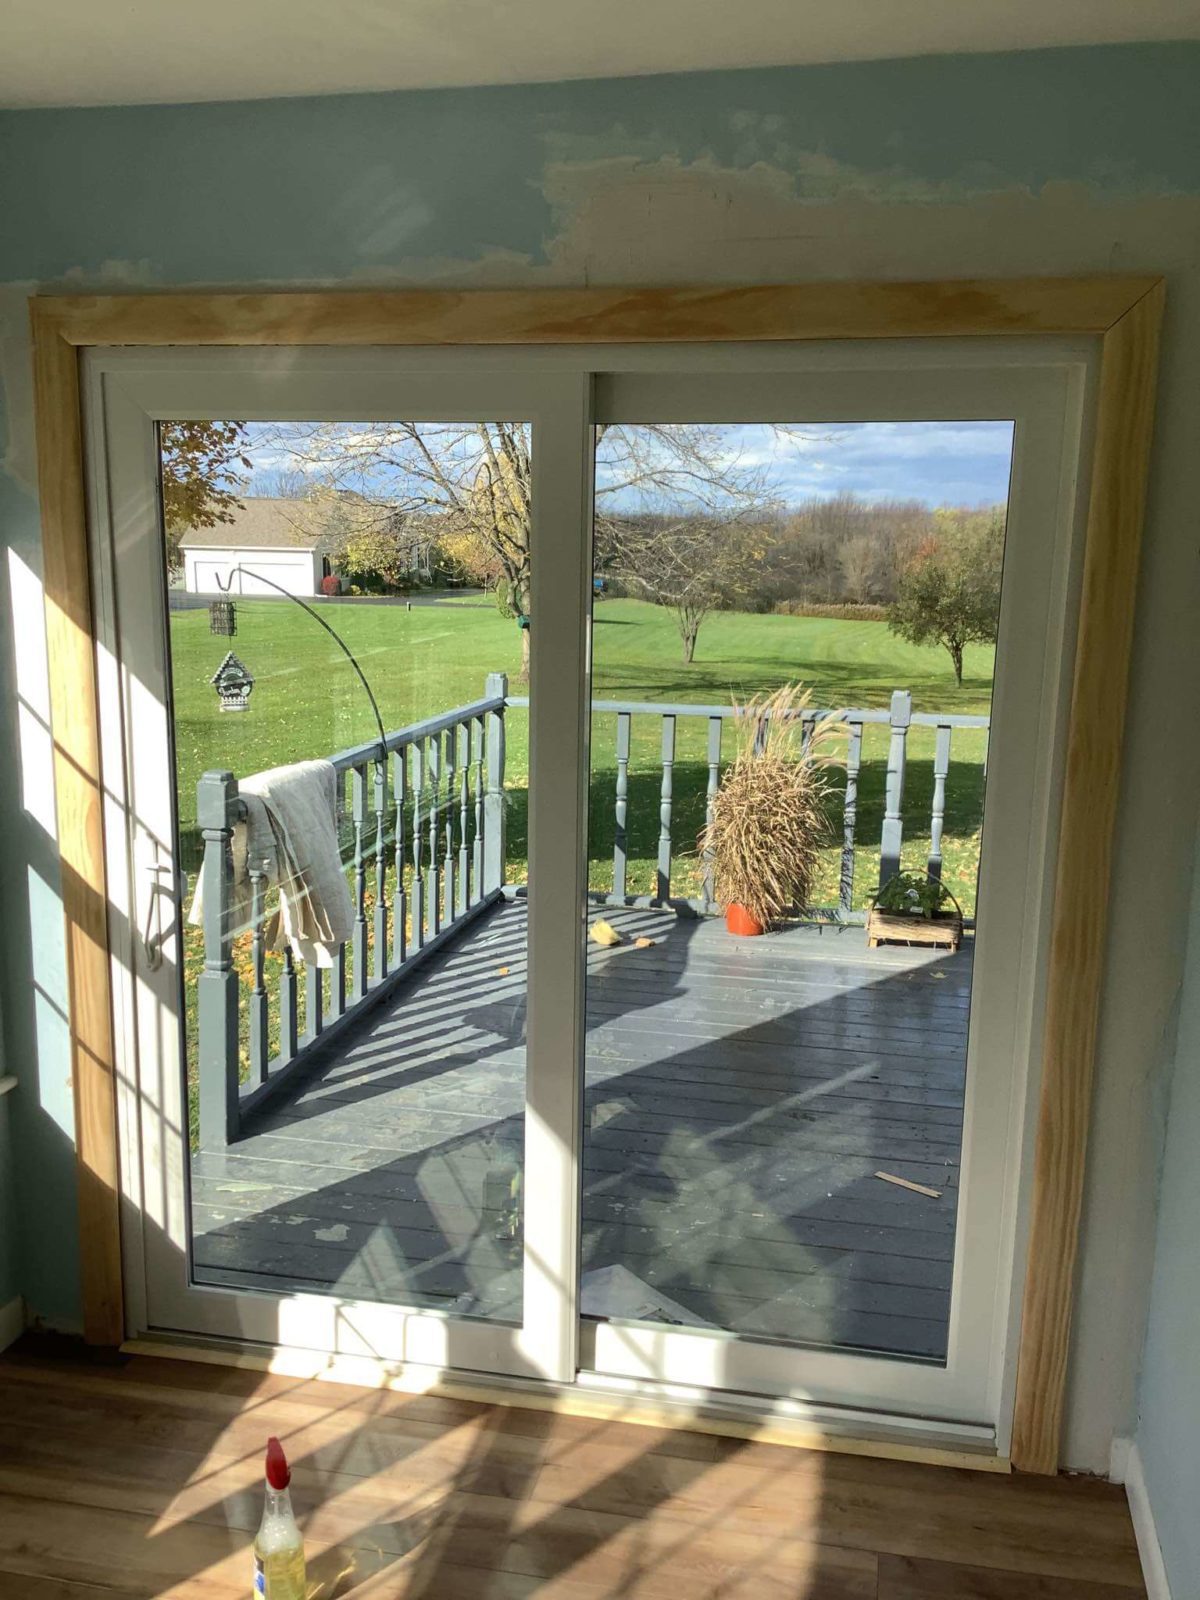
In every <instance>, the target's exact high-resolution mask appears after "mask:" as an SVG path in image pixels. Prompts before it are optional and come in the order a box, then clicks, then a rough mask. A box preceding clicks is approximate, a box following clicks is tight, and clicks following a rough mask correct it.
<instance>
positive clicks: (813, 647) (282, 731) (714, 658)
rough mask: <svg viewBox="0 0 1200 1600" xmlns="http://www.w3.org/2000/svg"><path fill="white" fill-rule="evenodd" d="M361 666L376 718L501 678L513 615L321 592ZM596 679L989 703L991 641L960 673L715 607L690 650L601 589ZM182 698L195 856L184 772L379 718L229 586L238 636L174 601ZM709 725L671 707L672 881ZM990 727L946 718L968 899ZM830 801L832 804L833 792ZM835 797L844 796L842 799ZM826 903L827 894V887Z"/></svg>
mask: <svg viewBox="0 0 1200 1600" xmlns="http://www.w3.org/2000/svg"><path fill="white" fill-rule="evenodd" d="M322 615H324V616H327V617H328V618H329V620H330V621H331V622H332V623H333V625H334V626H336V627H337V628H338V630H339V632H341V634H342V635H343V637H344V638H345V639H346V642H347V643H348V645H349V646H350V648H351V649H352V650H353V651H354V652H355V655H356V656H357V657H358V659H359V661H360V662H361V664H362V667H363V670H364V672H365V673H366V674H367V677H368V679H369V680H370V682H371V684H372V687H373V689H374V691H375V694H376V697H377V699H378V701H379V704H380V709H381V711H382V713H383V717H384V721H385V724H386V725H387V727H388V728H389V729H390V728H396V727H400V726H403V725H404V724H405V723H408V722H414V721H417V720H419V719H421V718H423V717H426V716H431V715H433V714H434V713H435V712H438V711H442V710H445V709H447V708H448V707H451V706H454V705H460V704H463V703H465V702H467V701H469V700H473V699H476V698H478V697H479V696H480V695H481V694H482V693H483V690H484V680H485V678H486V676H487V674H488V673H489V672H495V671H507V672H508V673H509V674H510V679H511V689H512V692H513V693H518V694H519V693H521V692H523V686H522V685H521V684H519V683H518V682H517V681H516V675H517V672H518V670H519V662H520V638H519V635H518V632H517V629H516V627H515V626H514V624H513V623H512V622H510V621H507V620H506V619H504V618H502V617H500V616H499V614H498V613H497V612H496V610H495V608H494V607H493V606H492V605H491V604H490V603H489V602H487V601H483V600H480V599H478V598H471V599H462V600H455V601H452V602H449V603H445V604H440V605H436V606H430V605H418V606H414V607H413V609H412V610H411V611H408V610H406V609H405V608H404V607H403V606H375V605H364V604H356V603H348V604H342V605H338V606H336V607H328V608H327V609H324V610H323V612H322ZM594 639H595V663H594V673H593V683H594V693H595V695H596V698H598V699H621V700H666V701H685V702H693V703H702V704H703V703H708V704H728V703H729V701H730V700H731V699H732V698H737V699H744V698H746V697H747V696H749V695H751V694H755V693H757V692H759V691H760V690H763V689H769V688H773V687H775V686H777V685H778V684H780V683H783V682H786V681H795V680H797V679H799V680H801V681H803V682H804V683H806V684H808V685H811V687H812V688H813V690H814V692H815V694H816V697H817V700H818V702H819V703H820V704H822V705H824V706H828V707H831V708H837V707H843V706H862V707H874V706H884V705H886V704H887V703H888V700H889V697H890V695H891V692H892V690H893V689H899V688H905V689H911V690H912V693H913V697H914V705H915V707H916V709H918V710H923V711H955V712H986V711H987V709H988V703H989V698H990V689H991V672H992V651H991V650H990V648H985V647H977V648H975V649H972V650H969V651H968V653H967V663H966V680H965V682H964V685H963V688H962V689H961V690H960V689H958V688H957V687H956V685H955V683H954V676H953V673H952V671H951V667H950V661H949V658H948V656H947V655H946V653H945V652H944V651H943V650H940V649H934V648H917V647H915V646H912V645H908V644H905V643H904V642H903V641H902V640H900V639H897V638H896V637H895V635H893V634H891V633H890V632H889V631H888V629H887V627H886V625H885V624H884V623H881V622H858V621H854V622H847V621H841V620H829V619H824V618H810V617H784V616H758V615H749V614H745V613H720V614H716V615H714V616H712V617H710V618H709V619H708V621H706V622H705V624H704V626H703V628H702V630H701V633H700V641H699V646H698V649H697V652H696V660H695V661H694V662H693V664H692V665H691V666H687V665H685V664H684V663H683V661H682V660H681V657H680V647H679V638H678V635H677V633H676V631H675V628H674V624H673V622H672V619H671V617H670V615H669V614H668V613H666V612H664V611H662V610H660V609H659V608H657V607H653V606H650V605H646V604H643V603H641V602H638V601H633V600H610V601H601V602H600V603H599V604H598V605H597V607H596V615H595V632H594ZM171 644H172V661H173V672H174V691H175V706H176V729H177V758H178V778H179V798H180V820H181V824H182V828H183V832H184V835H185V839H184V847H185V857H190V859H191V860H192V861H193V862H194V860H195V854H194V851H195V839H194V828H195V790H196V780H197V778H198V777H199V775H200V774H201V772H203V771H204V770H206V769H207V768H212V767H229V768H231V769H232V770H233V771H234V772H235V773H237V774H239V775H245V774H247V773H250V772H254V771H258V770H261V769H262V768H264V767H269V766H275V765H280V764H283V763H285V762H289V761H295V760H299V759H301V758H303V757H310V756H320V755H327V754H330V753H332V752H333V751H335V750H340V749H344V748H346V747H347V746H349V745H354V744H358V743H362V742H364V741H365V740H367V739H370V738H371V737H372V736H373V733H374V722H373V719H372V716H371V712H370V708H369V706H368V704H367V701H366V697H365V695H364V694H363V691H362V688H361V686H360V685H359V683H358V681H357V679H356V678H355V676H354V673H353V671H352V670H351V668H350V666H349V664H348V663H347V662H346V660H345V659H344V657H342V656H341V655H340V654H339V652H338V651H337V648H336V646H335V645H334V644H333V642H332V641H331V640H330V639H329V638H328V637H327V636H326V635H325V634H324V633H323V632H322V631H321V630H320V629H319V628H318V627H317V625H316V624H315V623H314V622H313V621H312V620H311V619H310V618H308V617H306V616H305V615H304V614H303V613H302V612H301V611H300V610H299V609H297V608H296V607H293V606H290V605H288V604H286V603H285V602H282V601H279V602H276V601H266V600H246V601H239V602H238V633H237V636H236V637H235V638H234V639H233V640H225V639H221V638H218V637H215V636H213V635H212V634H211V633H210V632H209V622H208V613H207V610H195V611H186V612H176V613H174V614H173V615H172V618H171ZM231 645H232V647H233V648H234V649H235V650H236V652H237V654H238V656H239V657H240V658H241V660H242V661H243V662H244V663H245V664H246V666H247V667H248V668H249V669H250V671H251V672H252V673H253V675H254V677H255V679H256V685H255V689H254V692H253V695H252V696H251V701H250V709H249V710H248V711H247V712H246V713H244V714H241V715H230V714H227V713H221V712H220V710H219V709H218V705H217V697H216V694H215V692H214V690H213V689H212V687H211V686H210V683H209V679H210V678H211V676H212V674H213V672H214V671H215V670H216V668H217V666H218V665H219V663H220V661H221V658H222V656H223V654H224V652H225V650H227V649H228V648H229V647H230V646H231ZM614 721H615V719H614V718H613V717H611V716H598V717H597V718H596V720H595V724H594V727H593V735H592V743H593V757H592V768H593V772H592V801H591V828H590V841H589V842H590V849H589V854H590V856H591V863H590V869H589V873H590V879H591V882H592V886H593V888H597V889H602V888H605V887H607V886H609V885H611V877H612V833H613V821H612V796H613V786H614V781H615V761H614V757H613V744H614V737H615V727H614ZM660 739H661V732H660V723H659V720H658V719H657V718H649V717H647V718H644V719H635V721H634V748H633V760H632V763H631V771H630V844H631V861H630V888H631V889H632V890H635V891H637V892H645V891H646V890H648V889H649V888H650V887H651V885H652V883H653V872H654V857H655V853H656V849H657V838H658V828H659V822H658V785H659V770H660V769H659V765H658V756H659V749H660ZM703 741H704V725H703V722H702V720H700V719H697V724H696V726H695V727H694V728H693V727H690V726H689V725H688V724H687V723H686V722H684V721H682V720H681V723H680V729H679V746H678V751H677V765H676V769H675V829H674V831H675V837H676V840H677V848H678V850H679V853H680V855H679V861H678V877H679V888H680V889H681V890H687V889H690V888H695V887H696V886H697V885H698V882H699V873H698V867H697V863H696V861H695V859H694V856H693V857H691V858H689V855H688V852H689V850H692V851H694V844H695V838H696V834H697V832H698V829H699V827H700V824H701V823H702V821H703V811H704V787H705V782H706V776H707V774H706V769H705V765H704V745H703ZM886 742H887V736H886V730H879V731H877V732H875V733H874V734H869V735H868V739H867V741H866V748H865V751H864V756H865V765H864V770H863V774H862V778H861V780H860V805H859V824H860V825H859V838H860V841H861V850H860V857H859V865H858V872H857V875H856V899H857V900H858V901H859V903H862V902H863V901H864V899H865V897H866V896H867V895H868V894H869V893H870V890H871V889H872V888H873V886H874V880H873V876H872V873H873V870H874V871H877V861H878V838H879V827H880V822H881V820H882V801H883V779H884V770H885V759H886ZM983 753H984V741H983V738H982V736H981V735H979V734H974V733H964V734H962V735H958V736H956V741H955V749H954V756H955V760H954V764H953V766H952V769H951V774H950V781H949V783H948V786H947V788H948V806H947V817H946V835H945V840H944V850H945V857H946V874H945V875H946V879H947V881H948V882H949V884H950V885H951V887H952V888H954V889H955V892H956V893H958V894H959V896H960V898H962V899H964V900H965V901H967V902H969V903H973V900H974V878H975V870H976V867H977V864H978V851H979V821H980V814H981V807H982V787H983V786H982V775H983ZM931 755H932V735H931V733H929V732H927V731H925V730H919V729H916V730H914V731H913V733H912V735H911V736H910V767H909V779H908V790H907V794H906V805H905V811H906V831H907V832H908V833H909V834H910V838H911V844H910V850H909V852H907V853H911V856H912V860H913V864H914V865H915V864H916V863H917V862H918V860H919V859H920V857H921V856H922V853H923V842H924V845H925V846H927V837H928V826H929V822H928V819H929V804H930V796H931V791H932V773H931V769H930V758H931ZM527 776H528V760H527V724H526V718H525V715H524V713H523V712H521V711H519V710H515V709H514V710H513V711H511V712H510V714H509V739H508V767H507V784H508V787H509V789H510V807H509V849H508V855H509V862H510V877H512V878H513V879H514V880H516V881H520V880H521V879H522V878H523V877H524V870H525V868H524V864H525V858H526V807H525V799H526V788H525V786H526V783H527ZM833 809H834V811H835V812H836V811H837V809H838V808H837V807H834V808H833ZM839 815H840V813H839ZM836 855H837V851H836V847H835V846H833V845H832V844H831V849H830V852H829V857H828V864H827V865H828V871H827V873H826V879H827V882H826V883H825V884H823V886H822V887H823V889H824V890H825V892H826V894H827V895H831V894H832V893H833V884H834V883H835V882H836ZM825 903H830V902H829V900H828V899H826V902H825Z"/></svg>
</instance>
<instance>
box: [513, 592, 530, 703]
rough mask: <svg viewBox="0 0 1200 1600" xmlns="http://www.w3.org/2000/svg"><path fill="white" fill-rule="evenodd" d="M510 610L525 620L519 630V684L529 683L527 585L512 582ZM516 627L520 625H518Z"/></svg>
mask: <svg viewBox="0 0 1200 1600" xmlns="http://www.w3.org/2000/svg"><path fill="white" fill-rule="evenodd" d="M512 608H513V610H514V611H515V612H516V613H517V615H518V617H525V618H526V619H527V623H526V626H525V627H524V628H521V682H522V683H528V682H529V629H530V626H531V625H532V624H531V623H530V622H529V621H528V619H529V583H528V580H526V581H525V582H524V583H522V582H520V580H517V581H514V583H513V586H512ZM518 626H520V624H519V623H518Z"/></svg>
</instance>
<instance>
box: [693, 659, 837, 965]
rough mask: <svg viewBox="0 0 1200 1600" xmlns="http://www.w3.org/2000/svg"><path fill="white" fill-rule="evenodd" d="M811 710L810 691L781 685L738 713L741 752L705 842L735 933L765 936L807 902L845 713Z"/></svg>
mask: <svg viewBox="0 0 1200 1600" xmlns="http://www.w3.org/2000/svg"><path fill="white" fill-rule="evenodd" d="M811 702H812V694H811V691H808V690H805V689H804V688H802V686H801V685H799V684H785V685H784V686H783V688H781V689H777V690H776V691H775V693H774V694H770V695H761V696H759V697H758V698H756V699H754V700H751V701H749V702H748V703H747V704H746V705H744V706H735V707H734V723H735V728H736V731H737V740H738V742H737V750H736V753H735V755H734V759H733V762H732V763H731V765H730V766H729V768H728V769H727V770H726V772H725V775H724V777H723V778H722V779H721V783H720V787H719V788H718V790H717V793H716V795H715V796H714V798H713V808H712V817H711V820H710V821H709V822H708V824H707V826H706V827H705V829H704V832H703V833H702V834H701V836H700V849H701V851H702V853H703V854H704V855H705V856H706V857H707V858H708V859H709V860H710V861H711V864H712V875H713V888H714V891H715V894H716V898H717V899H718V900H719V901H721V902H722V903H723V904H724V905H725V908H726V909H725V925H726V927H727V928H728V929H729V931H730V933H736V934H743V935H747V934H759V933H764V932H765V931H766V930H767V928H769V927H770V926H771V924H772V923H773V922H776V921H778V919H779V918H780V917H782V916H784V915H786V914H787V913H788V912H790V911H797V910H803V909H804V908H805V907H806V906H807V905H808V903H809V901H810V898H811V895H812V886H813V881H814V879H815V877H816V873H817V867H818V865H819V862H820V848H821V845H822V843H823V842H824V840H825V839H826V838H827V836H828V834H829V822H828V819H827V817H826V813H825V796H826V794H827V793H828V790H829V777H828V774H829V769H830V767H831V766H833V765H834V764H835V763H836V762H837V760H838V753H837V752H836V751H835V750H834V749H833V745H834V743H835V741H837V740H838V739H839V738H840V736H841V735H842V734H843V733H844V732H845V727H844V724H843V723H842V720H841V717H840V715H839V714H837V713H835V712H827V713H825V714H824V715H821V716H816V715H814V714H813V713H812V712H811V709H810V708H811Z"/></svg>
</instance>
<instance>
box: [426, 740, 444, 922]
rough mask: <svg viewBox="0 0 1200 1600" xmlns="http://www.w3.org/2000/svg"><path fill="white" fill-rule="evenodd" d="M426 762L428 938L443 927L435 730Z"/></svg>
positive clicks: (439, 784) (438, 753)
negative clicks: (427, 794) (427, 790)
mask: <svg viewBox="0 0 1200 1600" xmlns="http://www.w3.org/2000/svg"><path fill="white" fill-rule="evenodd" d="M425 765H426V768H427V769H428V773H429V816H428V831H429V840H428V844H429V855H428V858H427V862H426V869H425V914H426V918H427V920H428V923H429V933H430V937H432V936H433V935H434V934H436V933H439V932H440V931H441V927H442V862H441V857H440V856H439V854H438V845H439V843H440V842H441V810H440V806H441V797H442V736H441V734H440V733H435V734H434V735H433V737H432V738H431V739H430V740H429V743H428V744H427V745H426V746H425Z"/></svg>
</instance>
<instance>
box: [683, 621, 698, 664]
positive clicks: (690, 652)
mask: <svg viewBox="0 0 1200 1600" xmlns="http://www.w3.org/2000/svg"><path fill="white" fill-rule="evenodd" d="M699 632H700V629H699V627H698V626H697V627H694V628H692V627H689V628H685V629H684V630H683V659H684V660H685V661H686V662H687V664H688V666H691V664H692V662H693V661H694V660H695V657H696V635H697V634H698V633H699Z"/></svg>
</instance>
